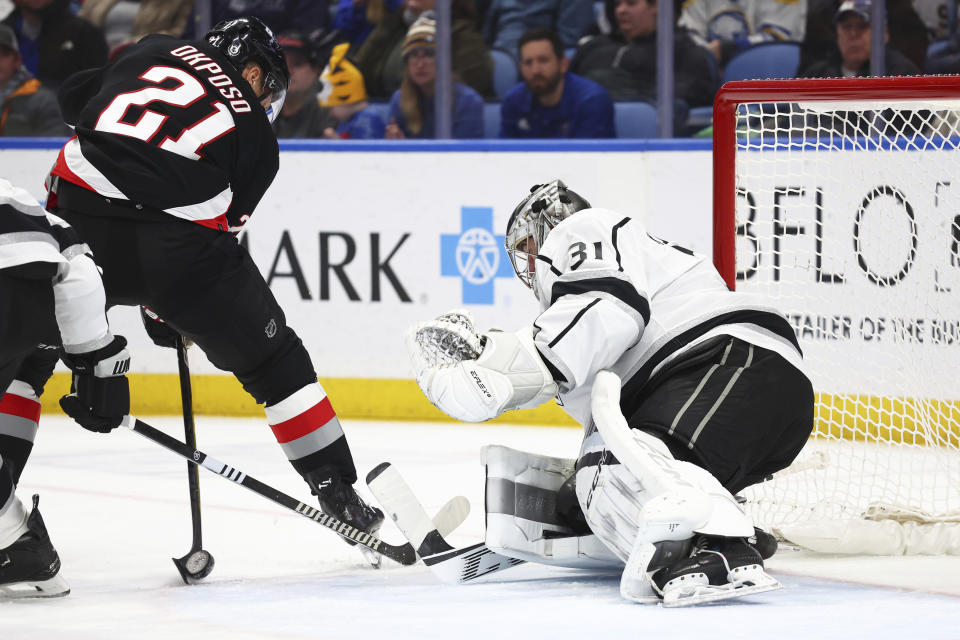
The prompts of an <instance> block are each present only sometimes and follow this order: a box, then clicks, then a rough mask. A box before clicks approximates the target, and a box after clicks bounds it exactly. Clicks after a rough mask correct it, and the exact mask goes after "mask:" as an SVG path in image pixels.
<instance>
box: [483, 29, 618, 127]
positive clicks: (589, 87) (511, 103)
mask: <svg viewBox="0 0 960 640" xmlns="http://www.w3.org/2000/svg"><path fill="white" fill-rule="evenodd" d="M519 53H520V74H521V75H522V76H523V82H521V83H520V84H518V85H517V86H515V87H513V88H512V89H511V90H510V92H509V93H508V94H507V95H506V97H505V98H504V99H503V104H502V105H501V106H500V137H501V138H613V137H615V136H616V132H615V129H614V125H613V102H612V101H611V100H610V94H609V93H607V90H606V89H604V88H603V87H601V86H600V85H599V84H597V83H596V82H593V81H592V80H587V79H586V78H581V77H580V76H578V75H575V74H573V73H569V72H568V71H567V66H568V60H567V58H566V56H564V53H563V42H562V41H561V40H560V36H559V34H557V32H556V31H554V30H553V29H550V28H548V27H535V28H533V29H531V30H529V31H527V32H526V33H525V34H523V36H522V37H521V38H520V50H519Z"/></svg>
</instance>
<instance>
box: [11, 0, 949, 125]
mask: <svg viewBox="0 0 960 640" xmlns="http://www.w3.org/2000/svg"><path fill="white" fill-rule="evenodd" d="M951 1H952V0H886V10H887V25H885V27H884V31H885V40H886V43H887V45H886V51H885V61H886V64H885V66H886V73H887V75H913V74H918V73H960V31H958V30H957V29H956V25H955V24H951V21H955V20H956V16H955V15H953V14H954V12H952V11H951V7H950V4H949V3H950V2H951ZM434 5H435V0H211V2H210V10H211V15H210V16H209V17H205V18H208V20H206V21H198V19H197V18H198V16H197V15H196V13H195V12H196V9H195V7H194V3H193V1H192V0H83V1H81V0H0V18H2V23H0V135H3V136H25V135H33V136H60V135H65V134H67V133H68V130H67V129H66V127H65V125H63V123H62V121H61V120H60V118H59V113H58V111H57V102H56V96H55V92H56V90H57V87H58V85H59V84H60V83H61V82H62V81H63V80H64V79H65V78H66V77H67V76H69V75H70V74H72V73H74V72H75V71H78V70H81V69H84V68H88V67H93V66H101V65H103V64H106V63H107V62H108V61H109V60H113V59H116V58H117V57H119V56H122V55H123V52H124V51H125V49H126V48H127V47H129V46H131V44H133V43H135V42H137V41H138V40H139V39H140V38H142V37H143V36H145V35H147V34H150V33H163V34H167V35H171V36H176V37H183V38H188V39H189V38H196V37H198V35H199V34H197V33H195V32H196V31H197V25H198V24H199V23H205V22H208V23H209V24H214V23H216V22H218V21H220V20H224V19H229V18H231V17H236V16H240V15H256V16H257V17H259V18H261V19H262V20H263V21H264V22H266V23H267V24H268V25H269V26H270V27H271V28H272V29H273V30H274V32H275V33H276V34H278V39H279V41H280V43H281V45H282V46H283V48H284V51H285V54H286V57H287V64H288V66H289V68H290V74H291V80H290V87H289V91H288V99H287V101H286V103H285V104H284V107H283V111H282V112H281V114H280V117H279V118H277V120H276V123H275V126H276V130H277V134H278V136H279V137H285V138H288V137H305V138H354V139H378V138H388V139H400V138H430V137H433V127H434V120H435V119H434V113H433V105H434V91H433V88H434V84H435V78H436V63H435V44H436V43H435V40H436V22H435V16H434V8H435V7H434ZM451 5H452V7H451V8H452V18H451V48H452V71H453V75H454V84H453V96H452V104H453V117H452V121H453V137H454V138H480V137H484V133H485V132H484V126H485V123H484V112H485V109H487V108H489V105H490V104H491V103H497V104H499V114H498V115H499V137H502V138H605V137H616V136H617V131H616V127H615V122H614V113H615V109H616V105H617V103H619V102H638V101H639V102H648V103H652V102H655V101H656V99H657V81H656V74H657V4H656V2H655V0H603V1H602V2H595V1H594V0H451ZM675 7H676V16H675V18H676V19H675V21H674V24H675V31H674V45H675V46H674V97H675V100H676V106H675V113H676V114H677V116H676V117H675V120H677V122H678V124H677V127H676V130H677V131H678V132H679V133H690V131H689V130H685V129H684V121H685V117H686V114H687V113H688V112H689V110H690V109H695V108H697V107H706V106H709V105H711V104H712V102H713V97H714V95H715V93H716V91H717V89H718V88H719V85H720V80H721V78H722V77H723V73H724V69H725V68H726V67H727V66H728V65H730V64H732V63H734V62H735V61H736V60H737V58H738V56H740V55H743V54H744V52H746V51H748V50H750V49H752V48H754V47H762V46H765V45H767V44H769V43H784V42H786V43H797V46H798V47H799V51H800V54H799V61H798V63H797V65H796V73H795V75H796V76H797V77H840V76H865V75H869V70H870V48H871V33H872V28H873V25H871V0H686V1H685V2H682V3H681V2H675ZM951 16H952V17H951ZM503 60H508V61H509V62H508V64H510V65H514V66H515V69H516V73H517V75H516V80H517V82H516V83H515V85H514V86H508V87H507V88H506V90H501V89H500V88H499V87H496V86H495V77H494V76H495V73H496V71H497V70H496V65H497V64H501V65H502V64H503V62H502V61H503ZM487 137H489V132H487Z"/></svg>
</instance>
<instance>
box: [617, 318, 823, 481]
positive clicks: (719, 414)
mask: <svg viewBox="0 0 960 640" xmlns="http://www.w3.org/2000/svg"><path fill="white" fill-rule="evenodd" d="M813 404H814V396H813V387H812V385H811V384H810V380H809V379H808V378H807V377H806V376H805V375H804V374H803V373H802V372H801V371H799V370H798V369H796V368H795V367H794V366H793V365H791V364H790V363H789V362H787V361H786V360H785V359H784V358H783V357H782V356H780V355H779V354H777V353H775V352H773V351H769V350H767V349H762V348H760V347H757V346H756V345H752V344H749V343H747V342H744V341H743V340H740V339H738V338H733V337H730V336H719V337H717V338H714V339H712V340H709V341H707V342H706V343H704V344H703V345H699V346H698V347H696V348H695V349H694V351H693V352H691V353H688V354H685V355H684V356H683V357H682V359H681V360H680V361H678V362H673V363H670V364H669V365H667V368H666V369H665V370H664V371H661V372H659V373H658V374H657V375H656V376H654V378H653V379H651V381H650V382H649V383H648V384H647V385H645V387H644V389H643V391H641V392H640V394H639V395H638V396H637V397H635V398H622V399H621V407H622V409H623V410H624V416H625V417H626V418H627V422H628V424H629V425H630V426H631V427H633V428H635V429H642V430H644V431H647V432H648V433H651V434H652V435H654V436H656V437H657V438H659V439H661V440H663V441H664V442H665V443H666V444H667V446H668V448H669V449H670V452H671V453H672V454H673V456H674V457H675V458H676V459H678V460H684V461H687V462H692V463H694V464H696V465H698V466H700V467H703V468H704V469H706V470H707V471H709V472H710V473H711V474H713V476H714V477H716V478H717V479H718V480H719V481H720V482H721V484H723V486H724V487H726V489H727V490H729V491H730V492H731V493H737V492H738V491H740V490H741V489H743V488H744V487H747V486H749V485H751V484H755V483H757V482H760V481H762V480H764V479H765V478H766V477H768V476H770V475H771V474H773V473H775V472H777V471H780V470H781V469H784V468H786V467H787V466H789V465H790V463H791V462H793V460H794V459H795V458H796V457H797V455H798V454H799V453H800V450H801V449H802V448H803V446H804V444H805V443H806V441H807V438H808V437H809V436H810V432H811V431H812V430H813Z"/></svg>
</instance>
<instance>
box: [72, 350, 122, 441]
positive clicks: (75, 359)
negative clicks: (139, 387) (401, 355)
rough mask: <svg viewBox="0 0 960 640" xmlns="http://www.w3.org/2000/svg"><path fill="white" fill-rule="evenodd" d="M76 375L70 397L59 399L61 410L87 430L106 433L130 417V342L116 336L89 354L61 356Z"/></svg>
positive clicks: (74, 375)
mask: <svg viewBox="0 0 960 640" xmlns="http://www.w3.org/2000/svg"><path fill="white" fill-rule="evenodd" d="M60 357H61V359H62V360H63V362H64V364H66V365H67V366H68V367H70V370H71V371H73V382H72V383H71V385H70V394H69V395H65V396H63V397H62V398H60V407H61V408H62V409H63V411H64V413H66V414H67V415H68V416H70V417H71V418H73V419H74V420H75V421H76V422H77V423H79V424H80V426H81V427H83V428H84V429H89V430H90V431H97V432H99V433H107V432H109V431H112V430H113V429H115V428H116V427H117V426H119V425H120V420H121V419H122V418H123V416H125V415H127V414H128V413H130V386H129V383H128V382H127V377H126V373H127V371H128V370H129V369H130V353H129V352H128V351H127V339H126V338H124V337H123V336H115V337H114V338H113V340H112V341H111V342H110V343H109V344H108V345H106V346H104V347H101V348H99V349H97V350H96V351H91V352H89V353H64V352H61V354H60Z"/></svg>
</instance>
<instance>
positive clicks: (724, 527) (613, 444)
mask: <svg viewBox="0 0 960 640" xmlns="http://www.w3.org/2000/svg"><path fill="white" fill-rule="evenodd" d="M591 411H592V414H593V420H594V424H595V426H596V427H597V430H598V432H599V437H600V439H602V441H603V442H604V444H605V446H606V447H607V448H608V449H609V451H610V452H611V453H612V454H613V455H614V456H615V457H616V459H617V461H618V462H619V464H609V463H608V464H604V457H603V456H601V459H600V464H599V465H597V466H596V467H593V469H594V473H593V477H592V478H590V479H589V480H587V478H583V479H581V478H580V477H579V476H578V498H579V499H580V500H581V505H582V507H583V510H584V514H585V516H586V518H587V523H588V524H589V525H590V528H591V529H592V530H593V531H594V533H596V534H597V536H598V537H599V538H600V539H601V540H602V541H603V542H604V543H605V544H606V545H607V546H608V547H610V548H611V549H613V550H614V551H615V552H616V553H617V555H619V556H620V557H621V558H622V559H623V560H624V561H625V562H626V564H627V570H626V571H625V572H624V575H623V577H622V578H621V592H622V593H623V595H624V596H625V597H628V598H630V599H632V600H638V601H647V600H648V598H649V593H650V591H651V587H650V585H649V578H648V577H647V576H646V568H647V566H648V564H649V562H650V559H651V558H652V557H653V554H654V552H655V546H654V543H657V542H663V541H669V540H686V539H688V538H691V537H692V536H693V535H694V533H704V534H709V535H722V536H735V537H747V536H750V535H752V534H753V522H752V520H751V519H750V518H749V517H747V516H746V514H744V513H743V512H742V511H741V510H740V508H739V507H738V506H737V503H736V500H735V499H734V498H733V496H732V495H731V494H730V492H728V491H727V490H726V489H724V488H723V486H722V485H721V484H720V483H719V481H717V479H716V478H714V477H713V476H712V475H711V474H710V473H708V472H707V471H706V470H704V469H702V468H700V467H698V466H696V465H694V464H691V463H688V462H681V461H679V460H676V459H675V458H674V457H673V456H672V455H671V454H670V451H669V449H668V448H667V446H666V445H665V444H664V443H663V442H662V441H660V440H659V439H657V438H655V437H654V436H651V435H649V434H647V433H644V432H642V431H638V430H636V429H631V428H630V427H629V425H628V424H627V421H626V419H625V418H624V417H623V415H622V413H621V412H620V379H619V378H618V377H617V376H616V375H615V374H613V373H610V372H607V371H601V372H600V373H598V374H597V376H596V379H595V381H594V386H593V393H592V397H591ZM586 469H587V467H585V468H583V469H581V473H583V471H585V470H586ZM581 483H582V484H581ZM634 596H635V597H634Z"/></svg>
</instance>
